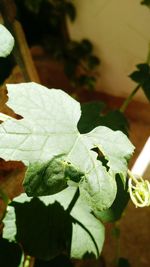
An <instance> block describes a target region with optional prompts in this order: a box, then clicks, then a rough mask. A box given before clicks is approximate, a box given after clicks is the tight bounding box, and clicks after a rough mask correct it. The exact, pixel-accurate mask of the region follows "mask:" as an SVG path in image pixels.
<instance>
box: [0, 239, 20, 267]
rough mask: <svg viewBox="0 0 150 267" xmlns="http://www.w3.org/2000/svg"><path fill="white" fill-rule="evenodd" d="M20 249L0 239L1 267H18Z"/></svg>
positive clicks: (14, 244)
mask: <svg viewBox="0 0 150 267" xmlns="http://www.w3.org/2000/svg"><path fill="white" fill-rule="evenodd" d="M21 255H22V249H21V247H20V246H19V245H18V244H16V243H14V242H9V241H8V240H6V239H4V238H2V237H0V264H1V266H3V267H8V266H11V267H18V266H19V263H20V261H21Z"/></svg>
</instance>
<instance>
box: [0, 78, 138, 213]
mask: <svg viewBox="0 0 150 267" xmlns="http://www.w3.org/2000/svg"><path fill="white" fill-rule="evenodd" d="M7 88H8V97H9V101H8V106H9V107H11V108H12V109H13V110H14V111H15V112H16V113H17V114H19V115H21V116H22V117H23V118H22V119H20V120H16V119H8V120H6V121H5V122H3V123H2V124H1V125H0V157H1V158H3V159H5V160H20V161H23V162H24V163H25V164H26V165H27V166H28V168H32V164H37V165H38V164H40V165H43V164H46V163H48V162H51V160H53V159H54V158H55V157H56V156H57V157H59V158H60V157H61V155H63V160H64V161H65V162H67V164H71V166H73V168H74V169H75V170H76V172H78V170H79V172H80V173H83V174H84V175H83V176H81V180H80V182H79V187H80V193H81V195H82V197H83V199H86V201H88V203H89V205H90V206H91V207H92V209H93V210H97V209H98V210H103V209H106V208H109V207H110V206H111V204H112V203H113V201H114V199H115V196H116V181H115V176H116V174H117V173H119V174H120V176H121V177H122V180H123V181H125V179H126V172H127V162H128V160H129V158H130V157H131V155H132V153H133V150H134V147H133V145H132V144H131V143H130V141H129V140H128V138H127V137H126V136H125V135H124V134H123V133H122V132H120V131H113V130H111V129H109V128H107V127H104V126H99V127H96V128H95V129H93V130H92V131H91V132H89V133H87V134H80V132H79V131H78V129H77V123H78V121H79V119H80V116H81V110H80V104H79V103H78V102H77V101H76V100H74V99H73V98H71V97H70V96H69V95H67V94H66V93H65V92H63V91H61V90H56V89H51V90H48V89H47V88H46V87H44V86H41V85H38V84H35V83H26V84H15V85H8V87H7ZM94 148H97V149H98V151H99V152H100V153H102V154H103V156H104V157H105V158H106V160H107V168H106V167H105V166H103V163H102V162H101V161H100V160H98V159H97V157H98V154H97V153H96V152H95V151H93V149H94ZM57 157H56V158H57ZM61 171H62V169H61ZM28 173H29V172H28ZM59 174H60V173H59V172H57V173H56V175H55V179H53V182H52V183H50V188H49V190H47V188H46V192H44V191H42V193H40V195H45V194H51V193H53V194H54V193H57V192H58V191H61V190H62V189H64V186H63V187H62V188H61V186H60V189H59V190H58V187H59V183H58V182H56V180H57V179H58V176H59ZM35 176H36V173H35ZM42 177H43V178H42V180H39V178H38V177H37V179H35V178H34V177H33V176H32V181H33V183H32V184H34V185H35V184H36V186H37V184H39V183H43V180H44V179H45V171H44V173H43V175H42ZM28 179H29V176H28ZM62 179H63V178H62ZM62 179H60V183H62ZM68 180H73V179H72V174H71V175H69V177H68ZM73 181H74V180H73ZM24 183H25V184H26V185H27V183H26V177H25V182H24ZM54 184H56V186H54ZM51 186H53V190H52V191H53V192H51ZM33 187H34V186H33ZM34 188H35V187H34ZM30 195H33V196H34V195H37V194H36V193H35V191H33V192H32V190H30Z"/></svg>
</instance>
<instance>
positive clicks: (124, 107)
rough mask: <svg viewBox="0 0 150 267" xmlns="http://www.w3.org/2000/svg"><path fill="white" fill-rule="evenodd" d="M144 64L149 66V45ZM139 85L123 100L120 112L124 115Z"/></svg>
mask: <svg viewBox="0 0 150 267" xmlns="http://www.w3.org/2000/svg"><path fill="white" fill-rule="evenodd" d="M146 63H147V64H148V65H149V64H150V43H149V47H148V54H147V59H146ZM140 87H141V84H138V85H137V86H136V87H135V88H134V90H133V91H132V92H131V94H130V95H129V96H128V97H127V99H125V101H124V102H123V104H122V106H121V107H120V112H122V113H124V112H125V110H126V108H127V106H128V105H129V103H130V102H131V101H132V98H133V97H134V95H135V94H136V93H137V91H138V90H139V89H140Z"/></svg>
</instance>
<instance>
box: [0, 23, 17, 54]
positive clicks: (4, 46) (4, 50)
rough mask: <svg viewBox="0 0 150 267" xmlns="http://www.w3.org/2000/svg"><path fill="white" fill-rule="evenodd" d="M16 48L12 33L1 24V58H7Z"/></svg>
mask: <svg viewBox="0 0 150 267" xmlns="http://www.w3.org/2000/svg"><path fill="white" fill-rule="evenodd" d="M13 46H14V38H13V36H12V35H11V33H10V32H9V31H8V30H7V29H6V28H5V27H4V26H3V25H2V24H0V57H7V56H8V55H9V54H10V52H11V51H12V49H13Z"/></svg>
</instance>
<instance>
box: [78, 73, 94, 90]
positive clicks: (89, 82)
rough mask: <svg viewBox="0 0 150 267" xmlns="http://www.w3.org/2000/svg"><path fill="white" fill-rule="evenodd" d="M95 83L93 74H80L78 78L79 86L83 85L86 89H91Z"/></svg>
mask: <svg viewBox="0 0 150 267" xmlns="http://www.w3.org/2000/svg"><path fill="white" fill-rule="evenodd" d="M95 83H96V78H95V77H94V76H88V75H81V76H80V77H79V78H78V84H79V86H84V87H86V88H87V89H88V90H93V89H94V87H95Z"/></svg>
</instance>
